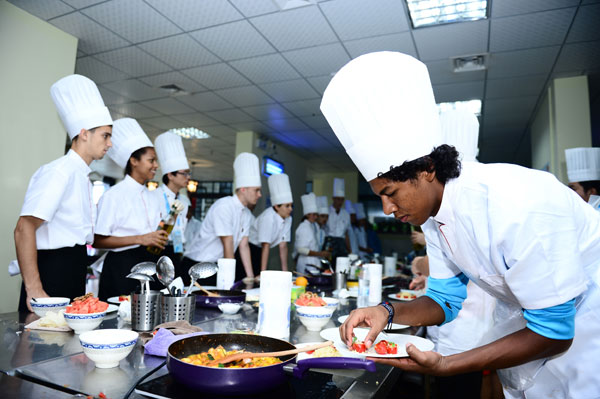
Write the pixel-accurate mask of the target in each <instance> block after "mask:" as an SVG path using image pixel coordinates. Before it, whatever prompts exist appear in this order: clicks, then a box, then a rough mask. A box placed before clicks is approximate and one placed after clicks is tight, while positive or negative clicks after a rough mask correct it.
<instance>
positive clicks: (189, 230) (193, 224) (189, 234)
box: [184, 216, 202, 243]
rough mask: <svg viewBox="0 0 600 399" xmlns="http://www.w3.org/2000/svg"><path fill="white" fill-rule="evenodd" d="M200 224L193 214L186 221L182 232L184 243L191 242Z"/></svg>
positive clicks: (198, 231)
mask: <svg viewBox="0 0 600 399" xmlns="http://www.w3.org/2000/svg"><path fill="white" fill-rule="evenodd" d="M200 226H202V222H201V221H199V220H198V219H196V218H195V217H193V216H192V217H191V218H190V220H188V221H187V224H186V226H185V234H184V236H185V242H186V243H188V242H191V241H192V239H193V238H194V237H195V236H196V234H198V233H200Z"/></svg>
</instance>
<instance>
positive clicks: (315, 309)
mask: <svg viewBox="0 0 600 399" xmlns="http://www.w3.org/2000/svg"><path fill="white" fill-rule="evenodd" d="M335 309H336V307H335V306H296V316H298V319H299V320H300V322H301V323H302V324H303V325H304V327H306V329H307V330H308V331H321V329H322V328H323V327H325V325H326V324H327V323H328V322H329V320H330V319H331V316H332V315H333V312H335Z"/></svg>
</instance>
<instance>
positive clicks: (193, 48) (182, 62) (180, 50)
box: [139, 33, 219, 69]
mask: <svg viewBox="0 0 600 399" xmlns="http://www.w3.org/2000/svg"><path fill="white" fill-rule="evenodd" d="M139 47H141V48H142V49H144V50H146V51H147V52H148V53H150V54H152V55H153V56H155V57H156V58H158V59H159V60H161V61H163V62H165V63H167V64H168V65H171V66H172V67H174V68H175V69H184V68H190V67H193V66H199V65H206V64H214V63H216V62H219V59H218V58H217V57H215V56H214V55H212V54H211V53H210V52H209V51H207V50H206V49H205V48H203V47H202V46H201V45H199V44H198V43H197V42H196V41H195V40H194V39H192V38H191V37H190V36H188V35H187V34H185V33H184V34H183V35H177V36H171V37H167V38H164V39H158V40H154V41H151V42H147V43H143V44H140V45H139Z"/></svg>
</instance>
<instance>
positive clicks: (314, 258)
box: [294, 193, 331, 274]
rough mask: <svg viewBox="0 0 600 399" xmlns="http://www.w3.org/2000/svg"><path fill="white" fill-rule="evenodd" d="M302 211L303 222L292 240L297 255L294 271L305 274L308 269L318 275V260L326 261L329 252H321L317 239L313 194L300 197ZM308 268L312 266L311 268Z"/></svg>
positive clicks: (315, 208) (315, 206)
mask: <svg viewBox="0 0 600 399" xmlns="http://www.w3.org/2000/svg"><path fill="white" fill-rule="evenodd" d="M301 200H302V211H303V212H304V220H302V222H301V223H300V224H299V225H298V228H297V229H296V236H295V240H294V248H295V252H296V254H298V257H297V260H296V271H297V272H298V273H302V274H306V272H307V269H309V270H310V271H311V272H313V274H318V273H319V270H320V267H319V266H320V259H319V258H324V259H327V258H329V256H331V253H330V252H327V251H321V249H320V248H319V243H318V239H317V229H318V226H317V222H316V221H317V217H318V213H317V212H318V208H317V197H316V196H315V194H314V193H310V194H304V195H303V196H302V197H301ZM310 266H313V268H311V267H310Z"/></svg>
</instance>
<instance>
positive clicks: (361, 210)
mask: <svg viewBox="0 0 600 399" xmlns="http://www.w3.org/2000/svg"><path fill="white" fill-rule="evenodd" d="M354 206H355V207H356V218H357V219H358V220H360V219H366V218H367V215H366V214H365V206H364V205H363V204H362V203H360V202H357V203H356V204H354Z"/></svg>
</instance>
